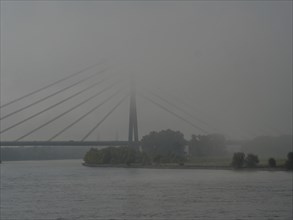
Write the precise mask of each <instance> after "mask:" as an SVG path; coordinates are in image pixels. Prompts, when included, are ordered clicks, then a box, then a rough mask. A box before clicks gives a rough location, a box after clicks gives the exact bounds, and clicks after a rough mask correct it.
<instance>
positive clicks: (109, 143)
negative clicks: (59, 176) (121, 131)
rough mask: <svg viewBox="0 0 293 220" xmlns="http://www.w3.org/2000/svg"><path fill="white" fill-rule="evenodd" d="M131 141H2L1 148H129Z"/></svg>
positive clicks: (136, 143) (132, 143) (137, 143)
mask: <svg viewBox="0 0 293 220" xmlns="http://www.w3.org/2000/svg"><path fill="white" fill-rule="evenodd" d="M139 144H140V142H129V141H1V142H0V146H129V145H139Z"/></svg>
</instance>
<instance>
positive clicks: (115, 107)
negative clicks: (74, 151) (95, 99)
mask: <svg viewBox="0 0 293 220" xmlns="http://www.w3.org/2000/svg"><path fill="white" fill-rule="evenodd" d="M128 96H129V94H127V95H126V96H124V97H123V98H122V99H121V100H120V101H119V102H118V103H117V104H116V105H115V106H114V108H112V109H111V111H109V112H108V113H107V114H106V115H105V116H104V118H103V119H102V120H101V121H99V123H98V124H96V125H95V126H94V127H93V128H92V129H91V130H90V131H89V132H88V133H87V134H86V135H85V136H84V137H83V138H82V139H81V141H84V140H85V139H87V138H88V136H90V135H91V134H92V133H93V132H94V131H95V130H96V129H97V127H99V126H100V125H101V124H102V123H103V122H104V121H105V120H106V119H107V118H108V116H109V115H110V114H111V113H112V112H114V111H115V109H117V108H118V106H119V105H121V103H122V102H123V101H124V100H125V99H126V98H127V97H128Z"/></svg>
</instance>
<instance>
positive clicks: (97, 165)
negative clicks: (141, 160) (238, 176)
mask: <svg viewBox="0 0 293 220" xmlns="http://www.w3.org/2000/svg"><path fill="white" fill-rule="evenodd" d="M82 165H83V166H86V167H98V168H138V169H185V170H188V169H194V170H196V169H197V170H235V171H289V170H287V169H286V168H284V167H276V168H270V167H255V168H246V167H244V168H240V169H234V168H233V167H229V166H199V165H192V164H190V165H188V164H187V165H177V164H174V165H173V164H160V165H141V164H133V165H129V166H128V165H126V164H88V163H82Z"/></svg>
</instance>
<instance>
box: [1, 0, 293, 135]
mask: <svg viewBox="0 0 293 220" xmlns="http://www.w3.org/2000/svg"><path fill="white" fill-rule="evenodd" d="M93 64H98V65H97V66H95V67H94V68H93V69H91V70H87V71H86V72H85V73H84V74H81V75H78V76H77V77H75V78H72V79H70V81H64V82H62V83H60V84H58V85H56V86H53V87H51V88H49V89H48V90H44V91H42V92H41V93H40V94H37V95H35V96H32V97H30V98H27V99H24V100H22V101H20V102H18V103H14V104H12V105H10V106H7V107H5V108H1V116H5V115H7V114H8V113H9V112H12V111H15V110H17V109H18V108H21V107H22V106H25V105H27V104H29V103H31V102H33V101H36V100H38V99H39V98H41V97H44V96H46V95H49V94H52V93H53V92H54V91H56V90H58V89H61V88H63V87H66V86H68V85H70V84H72V83H74V82H77V81H78V80H80V79H82V78H83V77H85V76H88V75H90V74H92V73H94V72H95V71H102V70H103V69H105V68H107V69H106V71H105V73H103V74H101V75H99V76H97V77H96V78H95V79H96V80H100V79H106V81H107V80H108V81H107V83H106V84H107V85H110V84H111V83H113V82H116V81H119V82H120V81H121V84H119V85H117V86H115V89H118V88H119V86H121V87H122V88H124V90H123V92H121V94H119V95H118V96H117V97H116V98H115V100H110V101H109V104H108V105H105V106H104V107H103V108H101V109H100V110H98V111H95V112H93V113H92V114H90V115H89V116H88V117H86V118H85V119H84V120H81V121H80V122H79V123H78V125H77V126H74V127H72V128H71V129H70V130H68V131H67V132H64V134H62V135H60V137H58V140H79V139H81V138H82V137H83V136H84V135H85V134H86V133H87V132H88V131H89V130H90V129H91V128H92V127H93V126H95V124H97V123H98V121H100V120H101V119H102V118H103V117H104V115H105V114H106V113H107V112H108V111H110V110H111V109H112V108H113V106H114V105H115V104H116V103H117V102H118V100H119V99H120V98H122V97H123V94H124V93H127V91H128V90H129V85H128V81H129V76H131V77H134V78H135V81H136V89H137V93H138V94H137V111H138V127H139V136H140V138H141V137H142V136H143V135H146V134H147V133H149V132H150V131H152V130H161V129H168V128H169V129H173V130H179V131H181V132H183V133H184V135H185V137H186V138H187V139H189V137H190V135H191V134H202V133H203V131H202V130H204V131H206V132H207V133H215V132H216V133H222V134H224V135H225V136H226V137H227V138H229V139H243V138H253V137H255V136H258V135H281V134H291V133H292V2H290V1H282V2H278V1H257V2H252V1H237V2H231V1H219V2H217V1H215V2H214V1H208V2H201V1H186V2H181V1H180V2H179V1H171V2H168V1H159V2H155V1H129V2H127V1H122V2H118V1H110V2H104V1H85V2H83V1H40V2H36V1H1V105H3V104H5V103H8V102H9V101H11V100H14V99H16V98H18V97H21V96H23V95H25V94H27V93H30V92H32V91H34V90H36V89H39V88H41V87H43V86H46V85H48V84H50V83H52V82H54V81H57V80H59V79H62V78H64V77H66V76H68V75H70V74H72V73H74V72H78V71H79V70H81V69H83V68H86V67H88V66H90V65H93ZM119 77H120V78H119ZM123 80H125V82H124V84H122V83H123V82H122V81H123ZM93 82H94V80H89V82H85V83H84V84H83V85H78V86H77V87H74V88H72V89H69V90H67V91H66V92H65V93H62V94H61V95H60V96H56V97H54V98H50V99H48V100H46V101H44V102H43V103H40V104H38V105H36V106H33V107H31V108H28V109H26V110H24V111H22V112H19V113H17V114H15V115H13V116H12V117H9V118H7V119H3V120H1V130H2V129H5V128H7V127H9V126H11V125H13V124H14V123H17V122H18V121H21V120H23V119H24V118H26V117H29V116H30V115H32V114H34V113H36V112H38V111H41V110H42V109H44V108H45V107H47V106H50V105H53V104H54V103H56V102H58V101H60V100H62V99H64V98H66V97H68V96H70V95H71V94H73V93H74V92H77V91H79V90H81V89H82V88H85V87H86V86H89V85H90V84H91V83H93ZM107 85H105V86H102V85H101V86H100V88H101V89H102V88H105V87H106V86H107ZM97 88H99V86H98V87H97ZM113 91H114V90H111V91H108V92H107V94H106V93H105V94H104V95H103V96H101V97H100V98H99V99H93V100H91V101H90V102H89V103H87V104H86V105H85V106H82V107H81V108H78V109H76V110H74V111H72V112H70V114H68V115H66V116H64V117H61V118H60V119H58V121H57V120H56V121H55V122H54V123H52V124H50V125H49V126H46V127H44V128H42V129H40V130H39V131H38V132H35V133H33V134H32V135H30V136H28V137H26V138H25V140H46V139H48V138H50V137H51V136H52V135H53V134H54V133H56V132H58V131H59V130H61V129H62V128H63V127H65V126H66V125H67V124H70V123H71V122H73V121H74V120H75V119H77V118H78V117H80V116H81V115H83V114H84V113H85V112H86V111H89V110H90V109H91V108H92V107H94V106H95V105H97V104H98V102H102V101H103V100H104V99H105V98H107V97H108V96H109V95H111V94H113ZM96 92H97V91H95V89H93V90H89V91H87V93H86V95H83V96H81V97H79V98H76V100H75V101H74V102H68V103H67V102H65V103H64V104H63V105H62V106H59V107H58V108H54V109H52V110H50V111H47V112H46V113H44V114H42V115H39V116H37V117H35V118H34V119H32V120H30V121H28V122H25V123H23V124H22V125H21V126H18V127H16V128H15V129H11V130H9V131H8V132H5V133H3V134H1V139H3V140H15V139H17V138H18V137H19V136H22V135H24V134H25V133H26V132H28V131H30V130H32V129H34V128H36V127H38V126H40V125H41V124H43V123H45V122H46V121H48V120H50V119H51V118H53V117H55V116H57V115H58V114H60V113H62V112H63V111H66V109H68V108H70V107H72V106H74V105H75V104H77V103H79V102H81V101H82V100H85V99H86V97H89V96H90V95H93V94H94V93H96ZM140 92H141V93H143V94H147V95H149V97H152V99H154V100H156V102H159V103H162V104H164V106H168V104H167V103H163V101H162V100H160V99H158V97H155V96H154V94H157V95H159V96H161V97H163V98H164V99H166V100H169V101H170V102H172V103H173V104H175V105H176V106H179V107H180V108H181V110H180V109H178V108H177V109H176V108H175V107H174V106H173V107H172V106H170V105H169V106H168V107H167V109H169V110H170V111H172V112H174V113H175V114H176V115H180V117H183V118H184V119H186V121H189V122H192V124H194V125H196V126H197V127H199V128H201V129H196V127H195V126H191V125H190V124H189V123H186V122H185V121H184V120H182V119H180V118H178V117H174V115H172V114H169V113H168V112H166V111H165V110H163V109H161V108H158V106H155V105H153V104H152V103H151V102H148V101H147V100H146V99H143V97H142V96H139V93H140ZM151 92H153V95H152V93H151ZM183 110H184V111H183ZM128 111H129V103H128V101H127V102H124V103H123V104H122V105H121V106H119V108H118V109H116V110H115V111H114V112H113V114H111V115H110V116H109V118H107V120H105V121H104V122H103V123H102V124H101V126H100V127H98V128H97V129H96V130H95V131H94V133H93V134H92V135H91V136H90V137H89V138H88V139H89V140H97V139H101V140H107V139H109V140H111V139H112V140H113V139H119V140H126V139H127V137H128V136H127V132H128V115H129V112H128ZM187 113H188V114H187Z"/></svg>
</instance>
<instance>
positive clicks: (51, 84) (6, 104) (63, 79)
mask: <svg viewBox="0 0 293 220" xmlns="http://www.w3.org/2000/svg"><path fill="white" fill-rule="evenodd" d="M99 64H100V63H97V64H94V65H91V66H88V67H86V68H84V69H82V70H80V71H78V72H75V73H72V74H70V75H69V76H66V77H64V78H62V79H59V80H57V81H55V82H53V83H50V84H48V85H46V86H44V87H42V88H40V89H37V90H35V91H32V92H30V93H28V94H26V95H24V96H21V97H19V98H17V99H14V100H12V101H10V102H8V103H5V104H3V105H1V106H0V108H3V107H6V106H8V105H11V104H13V103H15V102H17V101H20V100H22V99H24V98H27V97H29V96H32V95H34V94H36V93H38V92H41V91H43V90H45V89H47V88H50V87H52V86H54V85H56V84H58V83H60V82H63V81H65V80H67V79H70V78H72V77H74V76H77V75H79V74H81V73H84V72H85V71H87V70H89V69H92V68H94V67H95V66H98V65H99Z"/></svg>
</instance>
